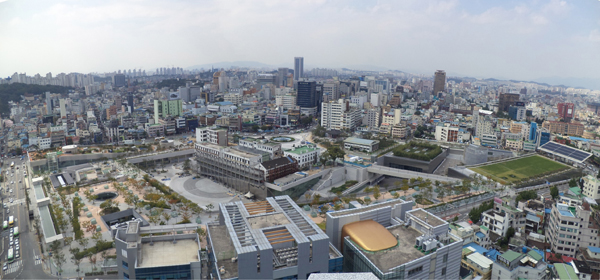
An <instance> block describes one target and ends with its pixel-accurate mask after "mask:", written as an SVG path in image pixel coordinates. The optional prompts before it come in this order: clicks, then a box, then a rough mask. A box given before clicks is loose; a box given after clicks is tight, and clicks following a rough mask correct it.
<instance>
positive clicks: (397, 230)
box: [363, 225, 425, 273]
mask: <svg viewBox="0 0 600 280" xmlns="http://www.w3.org/2000/svg"><path fill="white" fill-rule="evenodd" d="M388 231H389V232H390V234H391V235H392V236H398V242H399V243H400V244H399V246H396V247H394V248H392V249H388V250H384V251H378V252H365V253H364V254H363V255H364V256H365V257H367V258H368V259H369V260H370V261H371V262H372V263H373V264H375V266H377V267H378V268H379V269H380V270H381V271H382V272H384V273H385V272H387V271H388V270H390V269H391V268H394V267H396V266H398V265H401V264H404V263H407V262H410V261H413V260H416V259H418V258H421V257H423V256H425V254H424V253H423V252H421V251H419V250H417V249H416V248H415V247H414V244H415V242H416V240H417V237H419V236H421V235H422V233H420V232H419V231H417V230H416V229H414V228H412V227H408V228H404V226H402V225H398V226H395V227H394V228H388Z"/></svg>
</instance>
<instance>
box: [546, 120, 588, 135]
mask: <svg viewBox="0 0 600 280" xmlns="http://www.w3.org/2000/svg"><path fill="white" fill-rule="evenodd" d="M542 128H545V129H547V130H548V131H549V132H551V133H557V134H568V135H574V136H582V135H583V132H584V130H585V127H584V126H583V125H582V124H580V123H566V122H557V121H544V123H542Z"/></svg>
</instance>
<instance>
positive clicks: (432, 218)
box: [407, 208, 446, 227]
mask: <svg viewBox="0 0 600 280" xmlns="http://www.w3.org/2000/svg"><path fill="white" fill-rule="evenodd" d="M407 213H409V214H412V215H413V216H415V217H417V218H419V219H420V220H421V221H424V222H427V223H428V224H429V225H431V226H432V227H437V226H439V225H443V224H445V223H446V221H444V220H442V219H440V218H438V217H437V216H436V215H433V214H431V213H429V212H427V211H424V210H423V209H421V208H417V209H415V210H412V211H409V212H407Z"/></svg>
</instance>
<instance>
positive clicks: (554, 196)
mask: <svg viewBox="0 0 600 280" xmlns="http://www.w3.org/2000/svg"><path fill="white" fill-rule="evenodd" d="M550 195H551V196H552V199H554V200H556V199H558V195H559V194H558V187H557V186H552V187H551V188H550Z"/></svg>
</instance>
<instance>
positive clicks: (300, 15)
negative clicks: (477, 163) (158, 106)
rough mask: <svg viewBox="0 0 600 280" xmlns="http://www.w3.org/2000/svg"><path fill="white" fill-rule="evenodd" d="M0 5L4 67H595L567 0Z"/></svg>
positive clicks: (487, 70) (0, 69)
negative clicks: (298, 62)
mask: <svg viewBox="0 0 600 280" xmlns="http://www.w3.org/2000/svg"><path fill="white" fill-rule="evenodd" d="M0 1H1V0H0ZM3 4H10V5H11V7H14V8H13V9H14V10H9V9H6V10H4V11H3V7H2V6H0V26H12V28H5V29H3V30H0V41H1V42H16V43H13V44H0V61H3V65H0V75H2V76H6V75H9V74H12V73H13V72H15V71H20V72H28V73H32V72H33V73H35V72H40V73H45V72H50V71H51V72H53V73H55V72H60V71H64V72H70V71H78V72H92V71H114V70H116V69H124V68H134V67H135V68H140V67H142V68H145V69H149V70H151V69H154V68H156V67H162V66H167V65H169V66H171V65H175V66H180V67H187V66H190V65H196V64H206V63H213V62H219V61H252V60H254V61H260V62H264V63H268V64H277V65H278V64H281V63H288V64H290V66H291V64H292V62H293V57H294V56H298V55H303V56H305V63H306V64H307V65H312V66H317V67H336V68H337V67H344V66H347V65H360V64H363V65H367V64H369V65H379V66H382V67H386V68H391V69H400V70H402V69H415V70H419V71H423V72H426V73H433V72H434V71H435V69H446V70H447V71H449V72H457V73H464V74H466V75H473V76H488V77H493V76H504V77H515V78H520V79H527V78H532V77H540V76H557V75H560V73H561V71H562V70H561V68H560V67H558V65H565V64H569V65H574V66H573V71H574V72H573V73H570V75H577V74H580V75H590V74H589V73H595V72H594V71H591V70H592V69H593V63H592V62H591V61H589V60H581V59H579V58H578V57H576V56H575V54H587V53H590V52H591V50H590V49H591V48H590V47H589V46H587V45H585V43H580V44H573V42H574V41H575V40H577V42H583V41H585V42H587V43H588V44H589V43H591V42H596V41H595V40H597V39H598V36H599V34H598V27H597V26H596V25H595V26H594V28H589V27H588V26H581V25H577V24H574V23H573V22H574V21H573V19H574V18H576V17H577V16H578V13H577V12H578V11H579V10H578V9H581V7H579V6H577V2H566V1H558V0H546V1H544V0H531V1H528V0H526V1H506V2H501V3H500V2H487V1H484V2H481V1H475V0H473V1H458V0H451V1H443V0H431V1H420V0H406V1H395V0H379V1H370V0H364V1H363V0H359V1H345V0H329V1H325V0H311V1H276V0H264V1H261V0H255V1H243V0H223V1H218V0H207V1H200V2H196V1H187V0H173V1H156V0H149V1H137V0H108V1H70V0H62V1H60V0H58V1H53V2H47V1H42V0H22V1H16V2H14V3H13V2H7V3H3ZM478 5H479V6H478ZM475 6H478V7H477V8H475ZM28 7H34V8H35V9H28ZM590 22H591V23H592V24H595V23H596V19H595V18H594V19H590ZM592 29H594V31H591V30H592ZM582 32H583V33H582ZM572 34H578V36H579V37H577V38H581V40H579V39H573V38H571V37H573V35H572ZM588 36H589V38H587V37H588ZM558 38H566V39H560V40H559V39H558ZM569 38H571V39H570V40H569ZM584 39H585V40H584ZM9 54H10V55H9ZM594 55H595V54H594ZM554 63H555V64H556V65H557V66H554V65H553V64H554ZM596 75H598V74H596Z"/></svg>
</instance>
